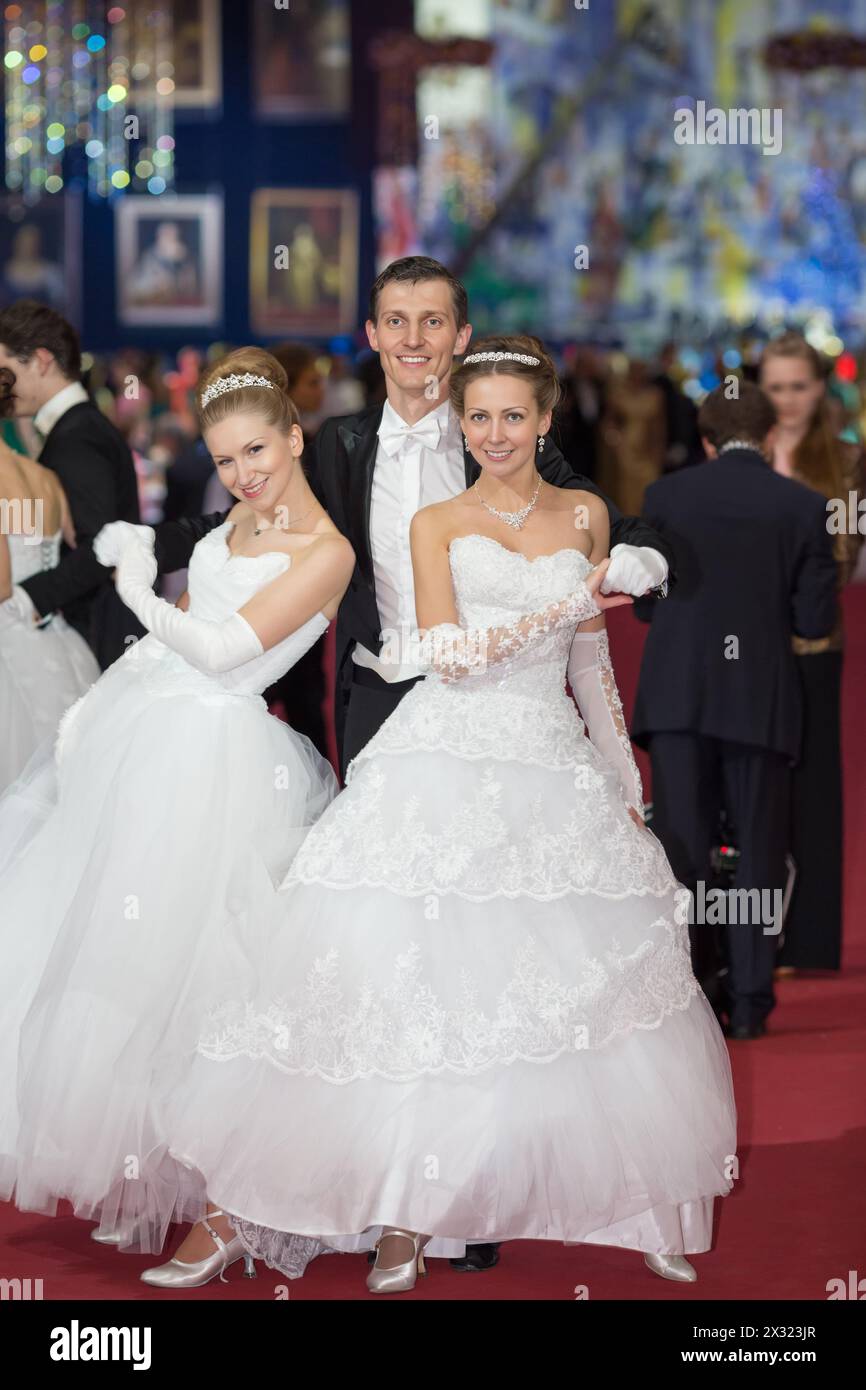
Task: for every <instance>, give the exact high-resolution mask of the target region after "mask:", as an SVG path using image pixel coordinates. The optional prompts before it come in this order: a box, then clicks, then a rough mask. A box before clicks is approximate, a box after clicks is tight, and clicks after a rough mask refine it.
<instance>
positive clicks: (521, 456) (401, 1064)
mask: <svg viewBox="0 0 866 1390" xmlns="http://www.w3.org/2000/svg"><path fill="white" fill-rule="evenodd" d="M450 390H451V401H452V403H453V406H454V408H455V410H456V411H457V412H458V414H459V419H460V424H461V426H462V429H463V431H464V433H465V436H466V441H467V444H468V448H469V450H470V453H471V455H472V458H473V459H474V461H475V463H476V464H477V465H478V468H479V470H480V471H479V475H478V478H477V480H476V481H475V482H473V484H472V486H470V487H468V488H466V489H465V490H464V491H462V492H459V493H458V494H457V495H456V496H454V495H449V496H448V497H446V498H445V499H444V500H442V501H438V502H435V503H432V504H431V505H427V506H423V507H421V508H420V509H419V510H417V511H416V512H415V513H414V515H413V516H412V519H411V522H410V529H409V535H410V543H411V556H412V570H413V576H414V586H415V608H416V613H417V621H418V631H417V632H415V633H414V634H411V636H410V637H409V638H407V639H406V645H405V646H403V645H401V634H400V633H399V632H398V631H396V630H395V631H394V632H392V633H391V634H388V636H387V638H386V640H388V641H389V642H393V643H394V645H395V648H396V650H394V651H393V653H390V654H389V655H391V659H392V660H395V661H396V662H397V664H398V665H399V664H400V663H401V662H402V661H403V660H404V659H405V660H406V661H407V662H408V663H409V664H411V665H412V666H416V667H418V668H419V669H420V671H421V672H423V673H424V674H423V678H422V679H418V680H416V681H415V682H414V683H413V684H412V685H411V686H410V688H409V689H408V690H407V691H406V692H405V693H404V694H403V695H402V696H401V698H400V700H399V702H398V703H397V704H396V707H395V708H394V710H393V712H392V713H390V714H389V716H388V717H387V718H386V719H385V721H384V722H383V723H382V724H381V725H380V726H379V728H378V729H377V731H376V732H375V733H374V734H373V736H372V737H371V738H370V739H369V740H368V741H367V742H366V743H365V744H364V745H363V747H362V748H361V749H360V750H359V751H358V752H357V753H356V754H355V756H354V757H353V758H352V760H351V762H350V763H349V766H348V771H347V775H346V786H345V789H344V790H343V791H342V792H341V794H340V795H339V796H338V797H336V798H335V800H334V801H333V802H332V803H331V805H329V806H328V807H327V809H326V810H325V811H324V813H323V815H322V816H321V818H320V819H319V820H318V821H317V822H316V824H315V825H314V826H313V827H312V828H311V830H310V832H309V834H308V836H307V837H306V839H305V840H304V843H303V844H302V845H301V847H300V849H299V851H298V853H297V855H296V857H295V859H294V860H293V863H292V867H291V869H290V871H289V873H288V875H287V877H286V879H285V881H284V883H283V884H282V885H281V891H280V894H279V902H278V904H277V909H276V914H275V918H274V920H273V922H271V923H268V924H266V925H265V926H263V927H262V929H261V950H260V965H259V970H258V976H259V988H258V991H257V992H256V993H255V995H253V996H250V995H249V993H248V992H247V991H245V989H244V988H243V986H241V987H239V988H236V989H235V990H234V995H233V998H231V999H229V1000H226V1002H225V1005H224V1007H220V1008H219V1009H217V1010H214V1011H211V1012H209V1014H208V1016H207V1018H205V1019H204V1021H203V1023H202V1029H201V1034H200V1038H199V1041H198V1046H197V1049H196V1054H195V1056H194V1057H193V1058H192V1060H191V1065H190V1067H189V1070H188V1072H187V1073H186V1075H185V1076H184V1078H183V1081H182V1083H181V1084H180V1085H179V1086H178V1088H177V1091H176V1092H175V1094H174V1096H173V1099H172V1114H171V1117H170V1123H169V1130H170V1132H171V1134H172V1137H173V1143H174V1145H175V1148H176V1151H177V1152H178V1153H179V1154H183V1155H184V1156H185V1157H186V1159H187V1161H188V1162H190V1163H191V1164H193V1165H194V1166H195V1168H196V1170H197V1171H199V1172H201V1173H202V1174H204V1176H205V1179H206V1181H207V1183H208V1190H209V1194H210V1197H211V1199H212V1200H214V1201H215V1202H218V1204H219V1206H218V1209H219V1210H220V1211H222V1212H223V1213H230V1214H231V1224H232V1226H233V1228H234V1229H235V1230H236V1231H237V1233H238V1236H239V1238H240V1239H242V1240H243V1242H244V1245H245V1248H246V1249H247V1251H248V1253H249V1254H250V1255H251V1256H253V1257H256V1256H258V1257H261V1258H262V1259H264V1260H265V1261H266V1262H267V1264H268V1265H269V1266H271V1267H272V1268H276V1269H279V1270H280V1271H281V1272H282V1273H283V1274H285V1275H286V1276H287V1277H289V1278H293V1277H297V1276H298V1275H300V1274H301V1273H302V1272H303V1269H304V1267H305V1265H306V1264H307V1263H309V1261H310V1259H311V1258H313V1257H314V1256H315V1255H317V1254H318V1253H320V1252H321V1251H322V1249H323V1248H328V1247H330V1248H331V1249H335V1250H363V1249H369V1248H371V1247H375V1249H376V1260H375V1264H374V1265H373V1267H372V1269H371V1270H370V1271H369V1273H368V1277H367V1288H368V1289H369V1291H370V1292H371V1293H375V1294H389V1293H390V1294H396V1293H399V1292H400V1291H403V1290H408V1289H411V1288H412V1287H413V1285H414V1284H415V1282H416V1278H417V1276H418V1275H419V1274H420V1275H423V1274H424V1273H425V1254H426V1255H432V1256H439V1257H441V1258H443V1259H444V1258H449V1257H455V1256H456V1257H461V1256H464V1255H465V1253H466V1245H467V1244H471V1243H473V1242H474V1243H477V1244H482V1245H483V1244H485V1243H487V1242H498V1241H508V1240H515V1241H517V1240H552V1241H564V1242H566V1243H568V1244H570V1245H572V1244H574V1245H576V1244H584V1245H593V1244H595V1245H608V1246H616V1247H618V1248H619V1254H618V1258H621V1259H622V1261H623V1263H625V1262H626V1261H628V1260H635V1259H636V1255H635V1254H634V1252H637V1251H639V1252H641V1253H642V1254H643V1255H644V1259H645V1263H646V1265H647V1266H648V1267H649V1268H650V1269H651V1270H652V1271H653V1272H654V1273H655V1274H657V1275H660V1276H662V1277H663V1278H666V1279H672V1280H678V1281H681V1282H693V1281H694V1279H695V1278H696V1271H695V1269H694V1268H693V1266H692V1265H691V1264H690V1262H689V1261H688V1260H687V1259H686V1255H687V1254H690V1253H697V1252H700V1251H704V1250H708V1249H709V1248H710V1245H711V1243H712V1232H713V1206H714V1200H715V1197H716V1196H718V1195H723V1194H725V1193H727V1192H728V1191H730V1189H731V1186H732V1181H731V1178H730V1176H729V1173H728V1165H729V1164H730V1156H731V1154H732V1153H734V1152H735V1148H736V1125H735V1118H736V1117H735V1110H734V1103H733V1090H732V1085H731V1069H730V1062H729V1060H728V1053H727V1048H726V1046H725V1041H724V1038H723V1036H722V1032H721V1029H720V1027H719V1024H718V1022H717V1020H716V1018H715V1015H714V1014H713V1011H712V1009H711V1007H710V1005H709V1003H708V1001H707V998H706V996H705V995H704V993H703V991H702V990H701V989H700V988H699V986H698V983H697V981H696V980H695V977H694V974H693V971H692V967H691V958H690V950H689V936H688V925H687V916H688V913H687V908H686V902H687V899H688V894H687V892H686V891H685V890H684V889H683V888H682V887H681V885H679V884H678V883H677V881H676V879H675V878H674V875H673V873H672V871H671V867H670V864H669V863H668V861H667V859H666V857H665V854H664V850H663V848H662V846H661V844H660V843H659V841H658V840H657V839H656V838H655V837H654V835H653V834H652V832H651V831H650V830H649V829H648V828H647V827H646V825H645V824H644V819H643V802H642V791H641V786H640V777H639V776H638V772H637V768H636V766H635V763H634V758H633V756H632V752H631V746H630V743H629V737H628V730H627V728H626V725H625V720H624V718H623V712H622V705H621V702H620V700H619V696H618V694H617V690H616V682H615V679H614V675H613V669H612V666H611V662H610V654H609V649H608V644H607V633H606V631H605V611H606V609H607V608H609V607H613V606H615V605H618V604H621V603H626V602H630V601H631V600H630V599H629V598H628V597H626V596H624V595H622V594H619V595H617V594H612V595H604V594H602V592H601V584H602V581H603V579H604V577H605V575H606V573H607V570H608V563H609V562H608V549H609V534H610V522H609V516H608V508H607V505H606V503H605V501H604V499H603V498H601V497H599V496H598V495H597V494H596V493H594V492H591V491H589V490H583V489H580V488H571V487H566V486H558V485H556V484H554V483H553V482H550V481H548V480H547V479H546V478H544V477H542V475H541V473H540V472H539V468H538V460H539V456H540V455H541V454H542V453H543V451H544V448H545V437H546V435H547V431H548V429H549V427H550V420H551V412H552V410H553V408H554V406H555V404H556V399H557V393H558V385H557V378H556V372H555V370H554V367H553V363H552V362H551V360H550V357H549V354H548V353H547V352H546V350H545V349H544V347H543V346H542V344H541V343H540V342H539V340H538V339H537V338H533V337H529V336H526V335H523V334H514V335H507V336H500V335H497V336H495V337H489V338H485V339H483V340H482V341H481V342H479V343H478V344H477V345H473V348H472V350H471V351H470V352H469V353H468V355H467V356H466V357H465V358H464V360H463V362H462V363H461V365H460V366H459V367H458V368H457V369H456V371H454V374H453V377H452V380H451V386H450ZM567 684H568V685H570V686H571V690H572V692H573V697H574V698H573V697H572V695H570V694H569V693H568V690H567ZM575 700H576V702H577V706H578V708H579V710H580V715H579V716H578V713H577V710H576V709H575ZM684 899H685V901H684ZM219 1219H220V1220H227V1219H228V1218H227V1217H226V1216H225V1215H223V1216H222V1217H220V1218H219ZM221 1234H222V1235H223V1238H225V1236H226V1234H227V1232H225V1231H223V1232H222V1233H221ZM188 1239H189V1238H188ZM574 1253H575V1258H576V1264H575V1274H577V1271H578V1269H580V1268H581V1267H582V1265H581V1263H580V1262H582V1261H583V1260H584V1259H585V1258H588V1257H587V1256H585V1255H579V1256H578V1255H577V1253H576V1252H574ZM198 1254H199V1252H198V1251H196V1250H194V1249H193V1248H192V1247H187V1245H186V1243H184V1245H183V1246H181V1249H180V1251H179V1254H178V1257H177V1258H176V1260H174V1261H169V1263H168V1264H167V1265H163V1266H162V1267H161V1268H159V1269H157V1270H154V1271H152V1272H150V1273H146V1274H145V1275H143V1276H142V1277H143V1278H146V1279H148V1281H149V1282H153V1283H160V1284H162V1285H164V1286H165V1287H179V1286H181V1284H182V1283H183V1284H184V1286H190V1285H191V1284H192V1283H193V1282H196V1281H197V1282H202V1280H201V1279H198V1278H197V1274H196V1270H195V1266H194V1264H192V1262H193V1261H195V1260H196V1258H197V1257H198ZM510 1258H511V1259H512V1260H518V1259H519V1258H520V1254H519V1252H518V1251H517V1250H514V1251H513V1252H510ZM178 1261H179V1263H178ZM207 1269H212V1266H207Z"/></svg>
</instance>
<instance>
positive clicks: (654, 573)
mask: <svg viewBox="0 0 866 1390" xmlns="http://www.w3.org/2000/svg"><path fill="white" fill-rule="evenodd" d="M667 581H668V562H667V560H666V559H665V557H664V555H662V554H661V553H660V551H658V550H653V549H652V547H651V546H649V545H622V544H620V545H615V546H614V547H613V550H612V551H611V552H610V564H609V565H608V568H607V574H606V575H605V576H604V579H603V580H602V581H601V592H602V593H603V594H632V595H633V596H634V597H635V598H640V597H641V595H642V594H646V593H649V591H650V589H658V588H661V591H662V596H663V597H666V596H667V591H668V584H667Z"/></svg>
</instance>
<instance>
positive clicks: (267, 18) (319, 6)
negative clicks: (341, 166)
mask: <svg viewBox="0 0 866 1390" xmlns="http://www.w3.org/2000/svg"><path fill="white" fill-rule="evenodd" d="M250 18H251V22H252V41H253V83H252V87H253V93H254V98H255V111H256V115H257V116H258V117H260V118H262V119H264V120H271V121H273V120H287V121H303V120H330V119H334V120H338V119H340V118H341V117H344V116H347V115H348V114H349V98H350V93H349V85H350V80H351V53H350V45H349V0H284V3H282V4H279V3H274V0H252V3H251V5H250Z"/></svg>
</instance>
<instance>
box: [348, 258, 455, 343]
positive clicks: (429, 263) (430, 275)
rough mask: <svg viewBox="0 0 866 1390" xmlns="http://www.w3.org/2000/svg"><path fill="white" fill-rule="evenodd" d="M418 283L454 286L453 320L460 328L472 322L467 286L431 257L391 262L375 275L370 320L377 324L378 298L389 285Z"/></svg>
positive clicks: (452, 295) (371, 292)
mask: <svg viewBox="0 0 866 1390" xmlns="http://www.w3.org/2000/svg"><path fill="white" fill-rule="evenodd" d="M419 280H447V281H448V284H449V285H450V287H451V300H452V303H453V305H454V317H455V318H456V320H457V327H458V328H465V326H466V324H467V323H468V321H469V299H468V297H467V294H466V287H465V286H464V285H461V283H460V281H459V280H458V279H457V278H456V277H455V276H454V275H452V274H451V271H450V270H449V269H448V267H447V266H444V265H442V263H441V261H434V260H433V259H432V257H430V256H403V257H402V259H401V260H399V261H392V262H391V264H390V265H386V266H385V269H384V270H383V271H381V272H380V273H379V275H377V276H376V279H375V280H374V281H373V286H372V289H371V290H370V318H371V320H372V321H373V323H375V322H376V318H377V315H378V313H379V295H380V294H381V293H382V290H383V288H384V286H385V285H390V284H394V283H397V284H404V285H405V284H409V285H415V284H417V283H418V281H419Z"/></svg>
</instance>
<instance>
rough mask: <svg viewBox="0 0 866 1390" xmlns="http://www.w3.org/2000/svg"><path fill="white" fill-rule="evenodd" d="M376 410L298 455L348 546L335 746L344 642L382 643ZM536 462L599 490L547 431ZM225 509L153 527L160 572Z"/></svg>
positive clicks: (471, 470) (322, 434)
mask: <svg viewBox="0 0 866 1390" xmlns="http://www.w3.org/2000/svg"><path fill="white" fill-rule="evenodd" d="M382 410H383V407H382V406H381V405H376V406H370V407H368V408H367V409H366V410H362V411H359V412H356V413H355V414H352V415H341V416H336V417H334V418H332V419H330V420H326V421H325V422H324V424H323V425H322V427H321V429H320V430H319V433H318V435H317V436H316V440H315V443H314V445H313V447H312V449H308V450H307V452H306V453H305V455H304V466H305V468H306V470H307V476H308V477H309V480H310V486H311V487H312V489H313V491H314V493H315V494H316V497H317V498H318V500H319V501H320V502H321V504H322V506H323V507H324V508H325V510H326V511H327V512H328V514H329V516H330V517H331V520H332V521H333V522H334V525H335V526H337V527H338V528H339V530H340V531H342V533H343V535H344V536H347V537H348V539H349V540H350V541H351V542H352V546H353V548H354V551H355V560H356V563H355V572H354V574H353V575H352V579H351V582H350V584H349V588H348V589H347V590H346V594H345V596H344V598H343V601H342V603H341V604H340V608H339V612H338V614H337V642H336V668H337V690H336V699H335V704H334V722H335V726H336V733H337V743H338V746H339V747H342V741H343V727H344V724H345V711H346V705H347V703H348V699H349V691H350V687H351V682H352V666H353V662H352V660H351V653H352V647H353V645H354V643H355V642H360V643H361V644H362V646H365V647H367V648H368V649H369V650H370V651H371V652H375V653H377V654H378V653H379V652H380V651H381V648H382V638H381V636H380V626H381V624H380V621H379V610H378V607H377V604H376V592H375V587H374V581H373V556H372V552H371V548H370V500H371V494H372V489H373V468H374V466H375V463H376V453H377V449H378V430H379V425H380V423H381V419H382ZM464 462H465V469H466V486H467V487H470V486H471V485H472V483H474V482H475V479H476V478H477V477H478V476H479V474H480V472H481V469H480V468H479V466H478V464H477V463H476V462H475V460H474V459H473V458H472V455H471V454H470V453H469V452H468V451H466V453H465V455H464ZM537 466H538V470H539V472H540V473H541V475H542V477H543V478H545V480H546V481H547V482H549V483H552V484H553V485H554V486H556V487H574V488H583V489H585V490H586V491H587V492H594V493H597V494H598V495H599V496H603V494H602V493H600V492H599V489H598V488H597V487H596V486H595V484H594V483H592V482H590V481H589V479H588V478H583V477H581V476H580V475H579V474H577V473H574V472H572V470H571V468H570V467H569V465H568V464H567V463H566V461H565V459H564V458H563V456H562V454H561V453H560V451H559V449H558V448H557V447H556V444H555V443H554V442H553V440H552V439H551V438H550V436H549V435H548V436H547V439H546V442H545V447H544V451H543V453H542V454H541V455H540V457H539V458H538V461H537ZM604 500H605V502H606V503H607V509H608V511H609V512H610V522H611V527H610V531H611V534H610V543H611V546H614V545H619V544H620V543H625V544H628V545H648V546H652V547H653V548H654V549H656V550H659V551H661V553H662V554H663V555H664V556H665V558H666V559H667V561H668V564H669V565H670V566H671V575H672V574H673V550H672V549H671V547H670V545H669V544H668V543H667V542H666V541H665V540H664V538H663V537H661V536H659V535H658V534H657V533H656V532H655V531H654V530H653V529H652V528H651V527H650V526H649V525H648V524H647V523H646V522H644V521H641V520H640V519H639V518H637V517H624V516H622V514H621V513H620V512H619V511H618V510H617V508H616V507H615V506H614V504H613V503H612V502H610V501H608V499H607V498H605V499H604ZM227 515H228V513H227V512H214V513H212V514H211V515H210V516H206V517H195V518H187V519H185V520H183V521H179V522H171V523H165V524H164V525H163V526H158V527H157V528H156V535H157V545H156V558H157V564H158V565H159V568H160V572H168V571H170V570H173V569H181V568H183V566H184V565H187V564H188V563H189V557H190V555H191V554H192V550H193V547H194V545H195V544H196V542H197V541H199V540H200V539H201V537H202V536H204V535H206V534H207V532H208V531H210V530H212V529H213V527H215V526H219V525H220V524H221V523H222V522H223V521H224V520H225V518H226V516H227Z"/></svg>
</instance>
